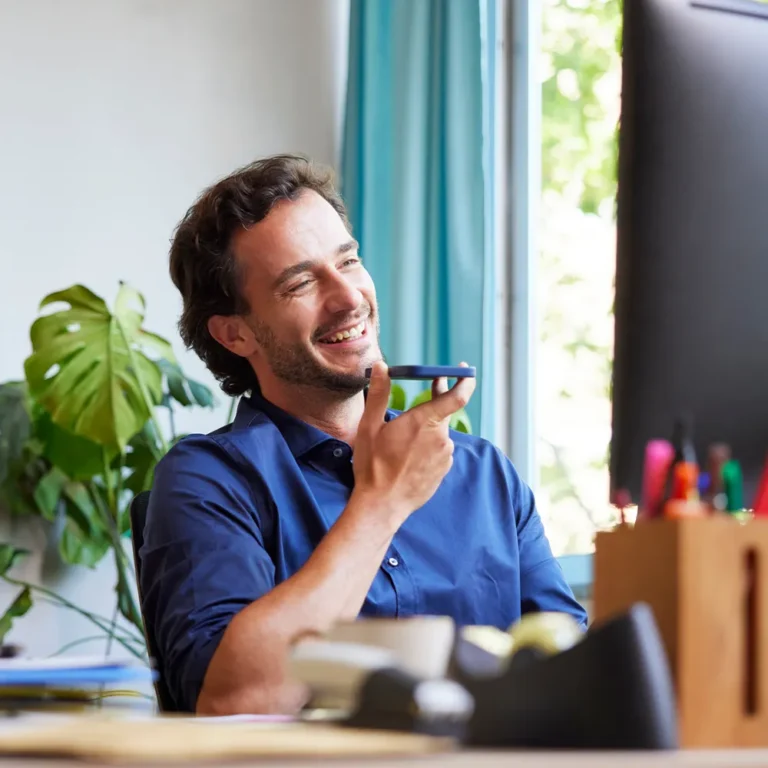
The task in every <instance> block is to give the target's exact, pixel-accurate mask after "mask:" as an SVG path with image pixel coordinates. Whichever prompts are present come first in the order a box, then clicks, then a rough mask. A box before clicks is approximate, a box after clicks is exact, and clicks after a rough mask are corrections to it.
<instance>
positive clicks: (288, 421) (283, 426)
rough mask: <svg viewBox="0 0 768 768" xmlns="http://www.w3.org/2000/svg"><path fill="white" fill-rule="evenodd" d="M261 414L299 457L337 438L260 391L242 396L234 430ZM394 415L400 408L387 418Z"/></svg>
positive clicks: (253, 421) (253, 422)
mask: <svg viewBox="0 0 768 768" xmlns="http://www.w3.org/2000/svg"><path fill="white" fill-rule="evenodd" d="M366 394H367V391H366ZM260 414H263V415H264V416H266V417H267V418H268V419H269V420H270V421H271V422H272V423H273V424H274V425H275V426H276V427H277V428H278V430H279V431H280V434H281V435H282V436H283V438H284V439H285V442H286V443H287V444H288V448H289V449H290V451H291V453H292V454H293V455H294V457H295V458H297V459H298V458H299V457H300V456H303V455H304V454H305V453H308V452H309V451H311V450H312V449H313V448H314V447H315V446H317V445H320V443H323V442H325V441H326V440H333V439H334V438H332V437H331V436H330V435H329V434H328V433H326V432H323V431H322V430H321V429H318V428H317V427H313V426H312V425H311V424H307V423H306V422H305V421H302V420H301V419H297V418H296V417H295V416H292V415H291V414H290V413H287V412H286V411H284V410H283V409H282V408H278V407H277V406H276V405H273V404H272V403H270V402H269V400H266V399H265V398H264V397H263V396H262V395H261V393H260V392H254V393H253V394H251V395H250V396H249V397H248V396H243V397H242V398H240V402H239V403H238V406H237V414H236V416H235V420H234V423H233V425H232V426H233V428H234V429H247V428H248V427H251V426H253V425H254V424H255V423H256V421H257V420H258V417H259V415H260ZM395 416H397V411H393V410H391V409H388V410H387V413H386V416H385V421H390V420H391V419H393V418H394V417H395Z"/></svg>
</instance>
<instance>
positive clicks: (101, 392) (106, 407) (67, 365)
mask: <svg viewBox="0 0 768 768" xmlns="http://www.w3.org/2000/svg"><path fill="white" fill-rule="evenodd" d="M62 302H63V303H66V304H68V305H69V308H68V309H62V310H60V311H58V312H53V313H52V314H49V315H44V316H42V317H40V318H38V319H37V320H36V321H35V322H34V324H33V325H32V328H31V331H30V336H31V340H32V349H33V352H32V355H31V356H30V357H29V358H28V359H27V360H26V362H25V364H24V369H25V373H26V377H27V382H28V383H29V387H30V391H31V393H32V395H33V396H34V397H35V399H36V400H37V401H38V402H39V403H40V404H41V405H42V406H43V407H44V408H45V409H46V410H47V411H48V412H49V413H50V414H51V417H52V419H53V421H54V423H56V424H57V425H58V426H60V427H62V428H63V429H65V430H67V431H69V432H72V433H74V434H76V435H80V436H82V437H84V438H86V439H87V440H90V441H92V442H94V443H97V444H99V445H101V446H103V447H104V448H106V449H107V451H108V452H116V451H122V450H124V449H125V446H126V445H127V444H128V442H129V441H130V440H131V438H132V437H133V436H134V435H135V434H136V433H137V432H138V431H139V430H140V429H141V428H142V426H143V425H144V424H145V423H146V421H147V420H148V419H149V418H150V416H151V410H152V407H153V406H154V405H156V404H158V403H159V402H160V400H161V398H162V374H161V371H160V369H159V367H158V365H157V364H156V362H155V360H154V359H152V358H150V357H149V356H148V354H147V353H148V352H151V353H153V354H154V358H160V359H166V360H171V361H173V362H175V358H174V355H173V352H172V350H171V347H170V344H169V343H168V342H167V341H166V340H165V339H162V338H161V337H159V336H156V335H155V334H152V333H148V332H147V331H144V330H143V329H142V327H141V326H142V323H143V321H144V298H143V297H142V295H141V294H140V293H138V292H137V291H135V290H134V289H133V288H130V287H129V286H127V285H125V284H121V286H120V290H119V292H118V294H117V299H116V301H115V306H114V312H110V310H109V308H108V307H107V305H106V303H105V302H104V300H103V299H101V298H100V297H99V296H97V295H96V294H94V293H93V292H92V291H90V290H89V289H88V288H85V287H84V286H82V285H75V286H72V287H71V288H68V289H66V290H64V291H59V292H57V293H52V294H50V295H49V296H46V297H45V298H44V299H43V301H42V302H41V304H40V309H43V308H44V307H47V306H49V305H51V304H56V303H62Z"/></svg>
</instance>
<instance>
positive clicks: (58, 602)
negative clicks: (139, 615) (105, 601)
mask: <svg viewBox="0 0 768 768" xmlns="http://www.w3.org/2000/svg"><path fill="white" fill-rule="evenodd" d="M29 588H30V589H42V588H38V587H36V586H35V585H34V584H30V585H29ZM64 600H65V598H62V597H61V596H60V595H57V597H56V599H52V598H50V597H48V596H47V595H44V594H43V595H42V596H41V597H38V598H37V602H39V603H48V604H49V605H54V606H56V607H57V608H70V607H71V606H69V605H66V604H65V603H63V602H62V601H64ZM73 610H75V611H77V612H78V613H82V614H89V616H87V617H86V618H89V619H90V618H91V617H92V618H94V619H96V620H97V621H99V622H100V624H99V625H97V626H101V624H103V625H104V626H106V627H107V629H106V630H105V631H104V634H105V635H106V634H107V633H108V631H109V623H110V619H108V618H107V617H106V616H101V615H99V614H98V613H93V612H92V611H85V610H84V609H82V608H78V607H77V606H75V607H74V608H73ZM131 626H133V625H131ZM114 635H115V638H118V637H122V639H123V640H124V641H125V642H126V643H134V644H135V645H138V646H143V645H144V640H143V639H142V638H139V637H138V636H136V635H132V634H130V632H129V631H126V630H124V629H122V628H120V627H117V626H116V627H115V631H114Z"/></svg>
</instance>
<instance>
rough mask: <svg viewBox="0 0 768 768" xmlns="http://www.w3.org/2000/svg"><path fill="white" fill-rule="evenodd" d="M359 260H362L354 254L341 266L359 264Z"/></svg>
mask: <svg viewBox="0 0 768 768" xmlns="http://www.w3.org/2000/svg"><path fill="white" fill-rule="evenodd" d="M361 262H362V259H359V258H357V256H355V257H354V258H352V259H347V260H346V261H345V262H344V263H343V264H342V265H341V266H342V267H350V266H352V265H353V264H360V263H361Z"/></svg>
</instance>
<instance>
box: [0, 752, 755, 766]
mask: <svg viewBox="0 0 768 768" xmlns="http://www.w3.org/2000/svg"><path fill="white" fill-rule="evenodd" d="M11 765H16V766H20V768H115V764H114V763H85V762H78V761H72V760H53V759H50V760H35V759H28V758H25V759H24V760H23V762H22V761H20V760H19V759H18V758H13V759H12V758H7V759H0V768H6V766H8V768H10V766H11ZM170 765H173V766H174V768H178V766H179V765H180V764H170V763H164V764H156V765H151V764H147V763H143V764H141V768H168V767H169V766H170ZM186 765H196V766H211V768H214V766H215V768H244V766H249V765H252V766H255V768H331V767H332V766H342V767H343V768H357V767H358V766H360V767H361V768H443V767H445V768H609V767H610V768H614V767H615V768H742V767H743V768H747V767H748V768H756V767H757V766H760V768H768V750H743V751H738V750H728V751H721V752H704V751H702V752H670V753H666V754H662V753H658V754H643V753H639V752H623V753H597V752H582V753H572V754H559V753H552V752H539V753H530V752H512V751H510V752H496V753H492V752H462V753H456V754H453V755H445V754H443V755H434V756H431V757H418V758H407V759H396V760H391V759H384V760H379V759H374V760H358V759H354V758H352V759H350V758H347V759H338V760H302V761H293V760H288V761H286V760H270V761H260V760H251V761H248V760H246V761H242V762H236V763H218V762H215V763H187V764H186Z"/></svg>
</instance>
